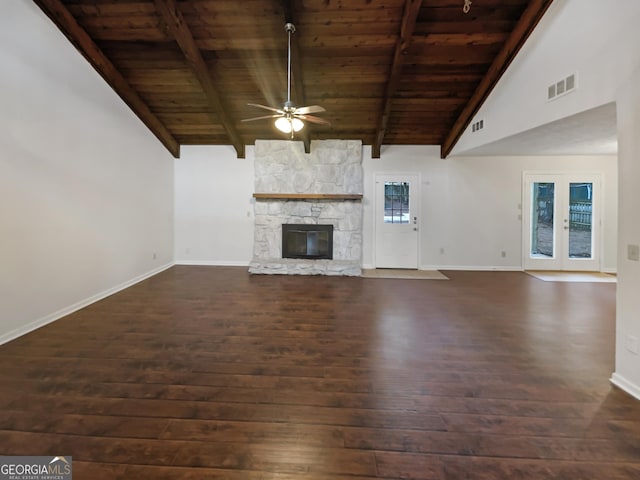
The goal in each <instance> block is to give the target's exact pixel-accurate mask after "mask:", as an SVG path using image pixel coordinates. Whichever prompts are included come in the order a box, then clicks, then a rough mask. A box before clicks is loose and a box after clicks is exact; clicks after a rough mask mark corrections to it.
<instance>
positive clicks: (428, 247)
mask: <svg viewBox="0 0 640 480" xmlns="http://www.w3.org/2000/svg"><path fill="white" fill-rule="evenodd" d="M439 155H440V151H439V148H438V147H428V146H427V147H419V146H385V147H384V148H383V150H382V155H381V157H380V158H379V159H372V158H371V148H370V147H365V150H364V160H363V165H364V172H365V180H364V181H365V191H364V202H365V203H364V245H363V264H364V266H365V268H366V267H371V266H373V265H374V258H373V252H374V249H373V245H374V244H373V241H374V235H375V232H374V225H373V215H374V197H373V192H374V191H375V190H374V174H375V173H388V172H391V173H393V172H402V171H404V172H416V173H419V174H420V175H421V182H422V185H421V208H420V210H421V215H420V216H421V226H420V252H419V261H420V268H425V269H428V268H441V269H446V268H453V269H480V270H486V269H502V270H509V269H514V270H521V269H522V222H521V220H520V219H519V218H518V217H519V215H520V214H521V213H522V212H521V211H520V209H519V205H520V204H521V203H522V174H523V172H524V171H532V172H533V171H539V172H544V173H568V172H589V173H600V174H601V175H602V178H603V184H604V185H603V187H604V192H603V193H604V196H603V199H604V211H603V222H604V223H603V248H602V250H601V255H602V269H603V270H606V271H615V270H616V238H617V237H616V230H617V224H616V220H617V217H616V209H617V197H616V192H617V165H616V157H611V156H580V157H578V156H572V157H551V156H548V157H458V158H453V157H452V158H449V159H447V160H441V159H440V156H439ZM441 248H443V249H444V252H445V253H444V254H441V253H440V249H441ZM502 251H505V252H506V257H505V258H502V257H501V252H502Z"/></svg>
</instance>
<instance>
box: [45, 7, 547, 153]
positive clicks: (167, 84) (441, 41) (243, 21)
mask: <svg viewBox="0 0 640 480" xmlns="http://www.w3.org/2000/svg"><path fill="white" fill-rule="evenodd" d="M34 2H35V3H36V4H38V5H39V6H40V8H41V9H42V10H43V11H44V12H45V13H46V14H47V15H48V16H49V17H50V18H51V19H52V20H53V21H54V22H55V23H56V25H57V26H58V28H59V29H60V30H61V31H62V32H63V33H64V34H65V35H66V36H67V38H69V40H70V41H71V42H72V43H73V44H74V45H75V46H76V48H77V49H78V50H79V51H80V52H81V53H82V54H83V55H84V56H85V57H86V58H87V60H88V61H89V62H90V63H91V64H92V65H93V66H94V68H95V69H96V70H97V71H98V72H99V73H100V74H101V75H102V77H103V78H104V79H105V80H106V81H107V82H108V83H109V84H110V85H111V87H112V88H113V89H114V90H115V91H116V92H117V93H118V94H119V95H120V97H121V98H122V99H123V100H124V101H125V102H126V103H127V104H128V105H129V107H130V108H131V109H132V110H133V111H134V112H135V113H136V114H137V115H138V117H139V118H140V119H141V120H142V121H143V122H144V123H145V124H146V125H147V127H148V128H149V129H150V130H151V131H152V132H153V133H154V134H155V135H156V136H157V137H158V139H159V140H160V141H161V142H162V143H163V144H164V145H165V146H166V147H167V149H168V150H169V151H170V152H171V153H172V154H173V155H174V156H176V157H178V156H179V152H180V145H189V144H214V145H215V144H222V145H233V146H234V148H235V149H236V152H237V154H238V157H241V158H242V157H244V155H245V145H251V144H253V143H254V142H255V140H256V139H282V138H287V137H286V136H283V134H282V133H280V132H279V131H278V130H276V129H275V128H274V126H273V122H272V121H270V120H258V121H254V122H243V121H242V119H246V118H251V117H256V116H260V115H265V114H267V115H268V114H269V112H267V111H265V110H261V109H257V108H256V107H252V106H249V105H248V104H249V103H257V104H265V105H269V106H273V107H276V108H282V106H283V104H284V102H285V100H286V97H287V34H286V32H285V29H284V25H285V23H286V22H291V23H293V24H294V25H295V26H296V32H295V33H294V34H293V36H292V101H293V103H294V104H296V105H298V106H301V105H321V106H323V107H324V108H325V109H326V112H322V113H319V114H317V116H319V117H322V118H323V119H325V120H327V121H329V122H330V123H331V125H317V124H310V123H307V125H306V127H305V128H304V129H303V130H302V131H301V132H300V133H299V134H297V137H298V138H299V139H301V140H303V141H304V143H305V149H306V150H307V151H309V143H310V140H311V139H329V138H332V139H360V140H362V142H363V143H365V144H369V145H372V153H373V156H374V157H379V156H380V150H381V147H382V145H393V144H414V145H441V153H442V156H443V157H446V156H447V155H448V154H449V153H450V151H451V149H452V148H453V146H454V145H455V143H456V141H457V140H458V138H459V137H460V135H461V134H462V132H463V131H464V130H465V128H466V127H467V126H468V124H469V122H470V121H471V119H472V118H473V115H474V114H475V113H476V112H477V110H478V108H479V107H480V106H481V105H482V102H483V101H484V100H485V99H486V97H487V96H488V94H489V93H490V92H491V90H492V88H493V87H494V86H495V84H496V82H497V81H498V79H499V78H500V76H501V75H502V74H503V73H504V71H505V70H506V68H507V67H508V65H509V64H510V62H511V60H512V59H513V58H514V57H515V55H516V54H517V52H518V50H519V49H520V47H521V46H522V45H523V44H524V41H525V40H526V39H527V37H528V36H529V34H530V33H531V31H532V30H533V29H534V28H535V26H536V25H537V23H538V21H539V20H540V18H541V17H542V15H543V14H544V12H545V11H546V10H547V8H548V7H549V5H550V4H551V2H552V0H473V1H472V2H470V1H468V0H422V1H420V0H299V1H295V0H34ZM465 4H466V5H467V6H466V7H465Z"/></svg>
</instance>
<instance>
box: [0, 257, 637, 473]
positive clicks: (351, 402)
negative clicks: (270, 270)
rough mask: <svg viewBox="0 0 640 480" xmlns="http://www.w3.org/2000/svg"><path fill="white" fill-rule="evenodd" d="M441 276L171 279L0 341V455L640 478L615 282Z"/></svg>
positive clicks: (182, 270) (94, 469) (230, 272)
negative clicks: (624, 387)
mask: <svg viewBox="0 0 640 480" xmlns="http://www.w3.org/2000/svg"><path fill="white" fill-rule="evenodd" d="M447 275H448V276H449V277H450V278H451V280H450V281H435V280H431V281H429V280H380V279H362V278H329V277H289V276H275V277H270V276H250V275H248V274H247V273H246V271H245V269H238V268H217V267H185V266H181V267H174V268H172V269H170V270H167V271H165V272H163V273H161V274H160V275H157V276H156V277H153V278H151V279H149V280H147V281H145V282H143V283H140V284H138V285H136V286H134V287H132V288H130V289H128V290H125V291H123V292H121V293H119V294H116V295H114V296H112V297H110V298H107V299H106V300H103V301H101V302H99V303H97V304H94V305H93V306H91V307H89V308H86V309H84V310H81V311H79V312H77V313H75V314H73V315H70V316H68V317H65V318H64V319H61V320H59V321H57V322H55V323H54V324H52V325H49V326H47V327H44V328H42V329H40V330H38V331H36V332H34V333H32V334H30V335H27V336H24V337H22V338H20V339H18V340H16V341H14V342H11V343H9V344H6V345H3V346H1V347H0V372H1V373H0V407H1V411H0V454H5V455H27V454H30V455H71V456H73V467H74V479H76V480H82V479H88V480H100V479H181V480H182V479H186V480H189V479H194V480H195V479H198V480H199V479H228V480H329V479H332V480H333V479H338V480H361V479H374V478H378V479H380V478H384V479H397V478H413V479H452V480H453V479H473V480H483V479H495V480H498V479H500V480H503V479H536V480H537V479H566V480H577V479H597V480H605V479H606V480H610V479H638V478H640V402H638V401H637V400H634V399H633V398H631V397H630V396H628V395H627V394H625V393H623V392H622V391H620V390H617V389H616V388H614V387H612V386H611V385H610V384H609V382H608V378H609V376H610V375H611V372H612V370H613V358H614V349H613V345H614V330H615V319H614V308H615V285H612V284H604V283H602V284H596V283H571V284H569V283H547V282H543V281H540V280H537V279H535V278H533V277H530V276H528V275H526V274H524V273H519V272H495V273H488V272H447ZM34 301H37V298H36V299H34Z"/></svg>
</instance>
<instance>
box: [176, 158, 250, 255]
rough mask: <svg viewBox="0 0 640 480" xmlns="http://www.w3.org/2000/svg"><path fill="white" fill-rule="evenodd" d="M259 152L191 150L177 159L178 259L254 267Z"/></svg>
mask: <svg viewBox="0 0 640 480" xmlns="http://www.w3.org/2000/svg"><path fill="white" fill-rule="evenodd" d="M254 155H255V153H254V148H253V147H247V149H246V158H245V159H238V158H237V157H236V152H235V150H234V149H233V148H232V147H229V146H189V147H183V148H182V154H181V158H180V159H178V160H176V161H175V212H176V221H175V259H176V263H180V264H195V265H249V262H250V261H251V258H252V255H253V220H254V218H253V205H254V201H253V197H252V195H253V193H254V189H253V184H254V183H253V181H254V170H253V168H254V158H255V156H254Z"/></svg>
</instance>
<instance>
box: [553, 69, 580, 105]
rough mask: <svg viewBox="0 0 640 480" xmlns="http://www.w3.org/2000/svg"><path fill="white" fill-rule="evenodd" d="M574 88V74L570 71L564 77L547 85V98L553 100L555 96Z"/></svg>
mask: <svg viewBox="0 0 640 480" xmlns="http://www.w3.org/2000/svg"><path fill="white" fill-rule="evenodd" d="M575 89H576V74H575V73H572V74H571V75H569V76H568V77H566V78H563V79H562V80H560V81H558V82H556V83H554V84H553V85H549V86H548V87H547V100H553V99H555V98H558V97H561V96H563V95H566V94H567V93H571V92H573V91H574V90H575Z"/></svg>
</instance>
